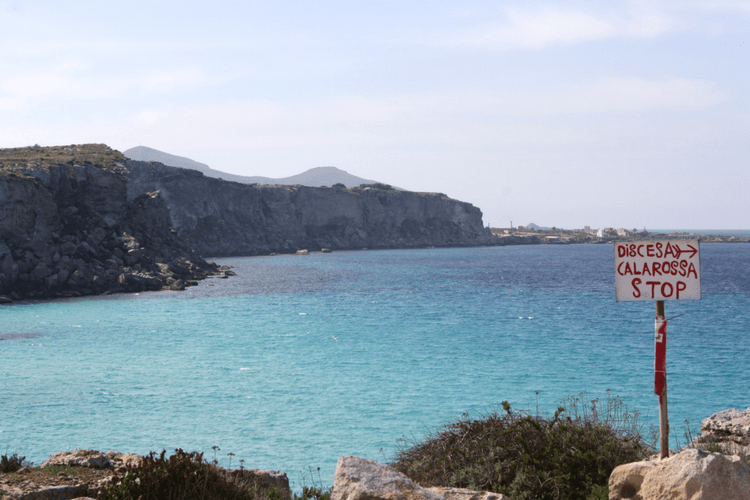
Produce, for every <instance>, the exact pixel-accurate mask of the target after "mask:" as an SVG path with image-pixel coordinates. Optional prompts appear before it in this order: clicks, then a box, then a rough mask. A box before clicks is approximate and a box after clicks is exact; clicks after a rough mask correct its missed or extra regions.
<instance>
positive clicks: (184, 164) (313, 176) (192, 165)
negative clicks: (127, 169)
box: [123, 146, 400, 189]
mask: <svg viewBox="0 0 750 500" xmlns="http://www.w3.org/2000/svg"><path fill="white" fill-rule="evenodd" d="M123 154H124V155H125V156H126V157H127V158H130V159H131V160H135V161H158V162H159V163H163V164H164V165H167V166H170V167H180V168H187V169H190V170H198V171H199V172H202V173H203V175H205V176H207V177H213V178H215V179H223V180H225V181H233V182H240V183H242V184H266V185H284V186H293V185H297V184H299V185H301V186H310V187H321V186H326V187H331V186H333V185H334V184H344V185H345V186H346V187H348V188H350V187H356V186H359V185H361V184H375V183H377V182H378V181H374V180H370V179H364V178H362V177H357V176H356V175H352V174H350V173H349V172H347V171H345V170H341V169H340V168H338V167H334V166H321V167H313V168H310V169H308V170H306V171H304V172H302V173H300V174H297V175H292V176H289V177H281V178H273V177H263V176H244V175H236V174H230V173H227V172H222V171H220V170H215V169H212V168H211V167H209V166H208V165H206V164H205V163H200V162H197V161H195V160H192V159H190V158H186V157H184V156H177V155H173V154H170V153H165V152H164V151H159V150H158V149H154V148H150V147H148V146H136V147H134V148H130V149H127V150H125V151H123ZM395 189H400V188H395Z"/></svg>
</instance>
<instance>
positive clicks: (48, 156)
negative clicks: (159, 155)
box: [0, 144, 125, 170]
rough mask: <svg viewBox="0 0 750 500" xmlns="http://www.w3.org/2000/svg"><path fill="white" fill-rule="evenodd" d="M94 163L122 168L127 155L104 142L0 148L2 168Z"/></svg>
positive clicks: (0, 167) (0, 165)
mask: <svg viewBox="0 0 750 500" xmlns="http://www.w3.org/2000/svg"><path fill="white" fill-rule="evenodd" d="M86 163H90V164H94V165H100V166H103V167H107V168H115V169H122V168H123V167H122V165H123V164H124V163H125V156H124V155H123V154H122V153H120V152H119V151H115V150H114V149H111V148H109V147H107V146H106V145H104V144H78V145H76V144H71V145H70V146H49V147H42V146H39V145H34V146H28V147H25V148H5V149H0V170H4V169H5V168H8V169H11V170H12V169H14V168H17V167H27V166H30V165H33V166H36V167H40V168H49V167H50V166H54V165H62V164H71V165H73V164H80V165H83V164H86Z"/></svg>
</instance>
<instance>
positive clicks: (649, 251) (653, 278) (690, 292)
mask: <svg viewBox="0 0 750 500" xmlns="http://www.w3.org/2000/svg"><path fill="white" fill-rule="evenodd" d="M615 288H616V294H617V301H618V302H641V301H647V300H655V301H656V322H655V326H654V330H655V336H654V393H655V394H658V395H659V434H660V438H661V439H660V456H661V458H666V457H668V456H669V419H668V415H667V319H666V316H664V301H665V300H700V299H701V266H700V242H699V241H698V240H688V241H684V240H679V241H677V240H675V241H673V240H665V241H643V242H627V243H625V242H623V243H615Z"/></svg>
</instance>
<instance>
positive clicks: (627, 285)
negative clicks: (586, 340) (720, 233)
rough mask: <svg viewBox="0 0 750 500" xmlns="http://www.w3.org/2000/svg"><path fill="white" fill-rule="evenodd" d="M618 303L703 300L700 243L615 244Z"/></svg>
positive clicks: (693, 241) (643, 242)
mask: <svg viewBox="0 0 750 500" xmlns="http://www.w3.org/2000/svg"><path fill="white" fill-rule="evenodd" d="M614 247H615V287H616V288H617V302H637V301H643V300H700V299H701V260H700V256H701V255H700V243H699V241H698V240H666V241H633V242H621V243H615V245H614Z"/></svg>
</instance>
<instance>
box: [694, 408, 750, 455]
mask: <svg viewBox="0 0 750 500" xmlns="http://www.w3.org/2000/svg"><path fill="white" fill-rule="evenodd" d="M691 445H692V446H694V447H696V448H699V449H704V450H707V451H721V452H723V453H731V454H734V455H740V456H750V408H748V409H746V410H744V411H743V410H737V409H735V408H731V409H728V410H722V411H720V412H717V413H714V414H713V415H711V416H710V417H708V418H705V419H703V420H702V421H701V433H700V435H699V436H698V437H696V438H695V439H694V440H693V442H692V444H691Z"/></svg>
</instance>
